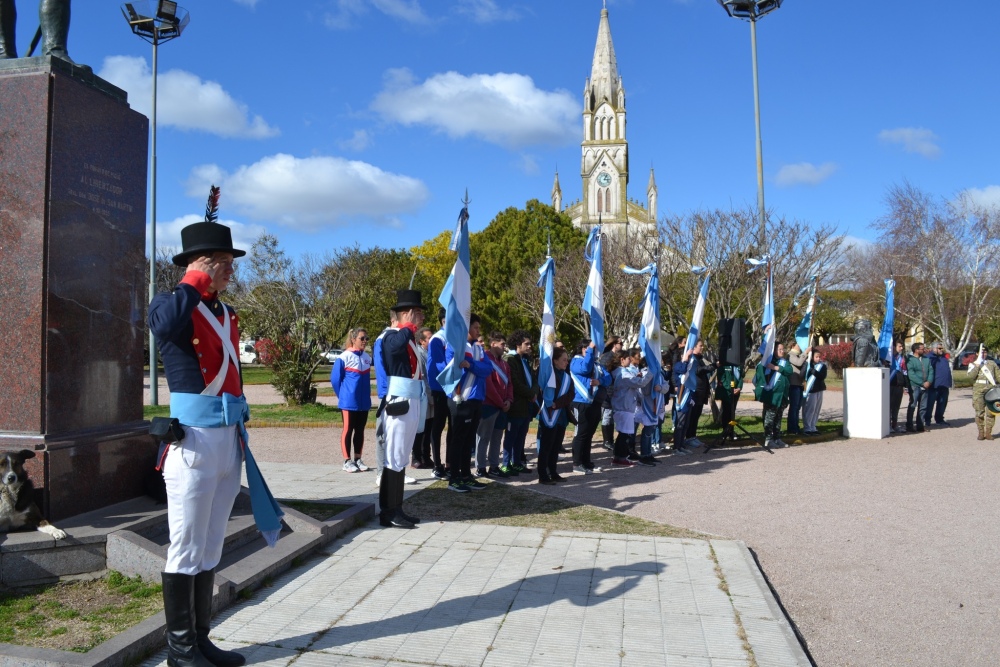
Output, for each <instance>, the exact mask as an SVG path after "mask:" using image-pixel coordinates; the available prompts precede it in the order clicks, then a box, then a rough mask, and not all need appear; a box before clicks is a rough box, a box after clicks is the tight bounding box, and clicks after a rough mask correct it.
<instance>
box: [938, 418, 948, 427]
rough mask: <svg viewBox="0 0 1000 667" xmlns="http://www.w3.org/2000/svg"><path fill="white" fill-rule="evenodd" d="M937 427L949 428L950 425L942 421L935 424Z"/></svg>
mask: <svg viewBox="0 0 1000 667" xmlns="http://www.w3.org/2000/svg"><path fill="white" fill-rule="evenodd" d="M937 425H938V426H951V424H949V423H948V422H946V421H945V420H943V419H942V420H941V421H939V422H937Z"/></svg>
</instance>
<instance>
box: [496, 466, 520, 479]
mask: <svg viewBox="0 0 1000 667" xmlns="http://www.w3.org/2000/svg"><path fill="white" fill-rule="evenodd" d="M500 472H502V473H503V474H505V475H507V477H517V476H518V475H520V474H521V471H520V470H518V469H517V466H500Z"/></svg>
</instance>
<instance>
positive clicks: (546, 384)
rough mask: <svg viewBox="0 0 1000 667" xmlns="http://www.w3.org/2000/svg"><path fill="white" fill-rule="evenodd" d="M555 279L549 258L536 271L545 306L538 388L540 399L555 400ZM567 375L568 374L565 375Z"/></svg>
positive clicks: (552, 263)
mask: <svg viewBox="0 0 1000 667" xmlns="http://www.w3.org/2000/svg"><path fill="white" fill-rule="evenodd" d="M555 277H556V261H555V260H554V259H552V257H551V256H549V257H546V258H545V263H544V264H542V266H541V268H540V269H538V286H539V287H542V286H543V285H544V286H545V305H544V306H543V307H542V330H541V333H540V334H539V336H538V356H539V359H538V386H539V387H541V388H542V398H543V399H547V400H548V401H550V402H551V401H553V400H555V398H556V395H555V393H556V375H555V373H554V372H553V370H552V350H553V349H554V347H555V344H556V316H555V296H554V293H553V288H552V283H553V281H554V280H555ZM567 375H568V373H567Z"/></svg>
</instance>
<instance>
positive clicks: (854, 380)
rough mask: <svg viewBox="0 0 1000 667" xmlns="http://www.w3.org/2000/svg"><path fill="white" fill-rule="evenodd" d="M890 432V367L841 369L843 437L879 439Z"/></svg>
mask: <svg viewBox="0 0 1000 667" xmlns="http://www.w3.org/2000/svg"><path fill="white" fill-rule="evenodd" d="M888 435H889V369H887V368H846V369H844V436H845V437H848V438H868V439H871V440H881V439H882V438H884V437H886V436H888Z"/></svg>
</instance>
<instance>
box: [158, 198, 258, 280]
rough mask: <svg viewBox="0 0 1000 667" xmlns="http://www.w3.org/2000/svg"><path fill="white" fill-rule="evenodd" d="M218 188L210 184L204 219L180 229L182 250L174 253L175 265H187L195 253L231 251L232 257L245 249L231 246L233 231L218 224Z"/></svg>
mask: <svg viewBox="0 0 1000 667" xmlns="http://www.w3.org/2000/svg"><path fill="white" fill-rule="evenodd" d="M220 194H221V190H220V188H218V187H216V186H214V185H213V186H212V187H211V189H210V190H209V191H208V204H207V205H206V206H205V221H204V222H196V223H194V224H193V225H188V226H187V227H185V228H184V229H182V230H181V243H182V244H183V246H184V252H182V253H180V254H179V255H174V259H173V262H174V264H176V265H177V266H187V265H188V260H189V259H191V258H192V257H195V256H197V255H207V254H210V253H213V252H217V251H222V252H229V253H232V255H233V257H242V256H243V255H245V254H247V253H246V251H245V250H236V249H235V248H233V233H232V231H231V230H230V229H229V227H226V226H225V225H220V224H219V223H218V222H217V220H218V219H219V195H220Z"/></svg>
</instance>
